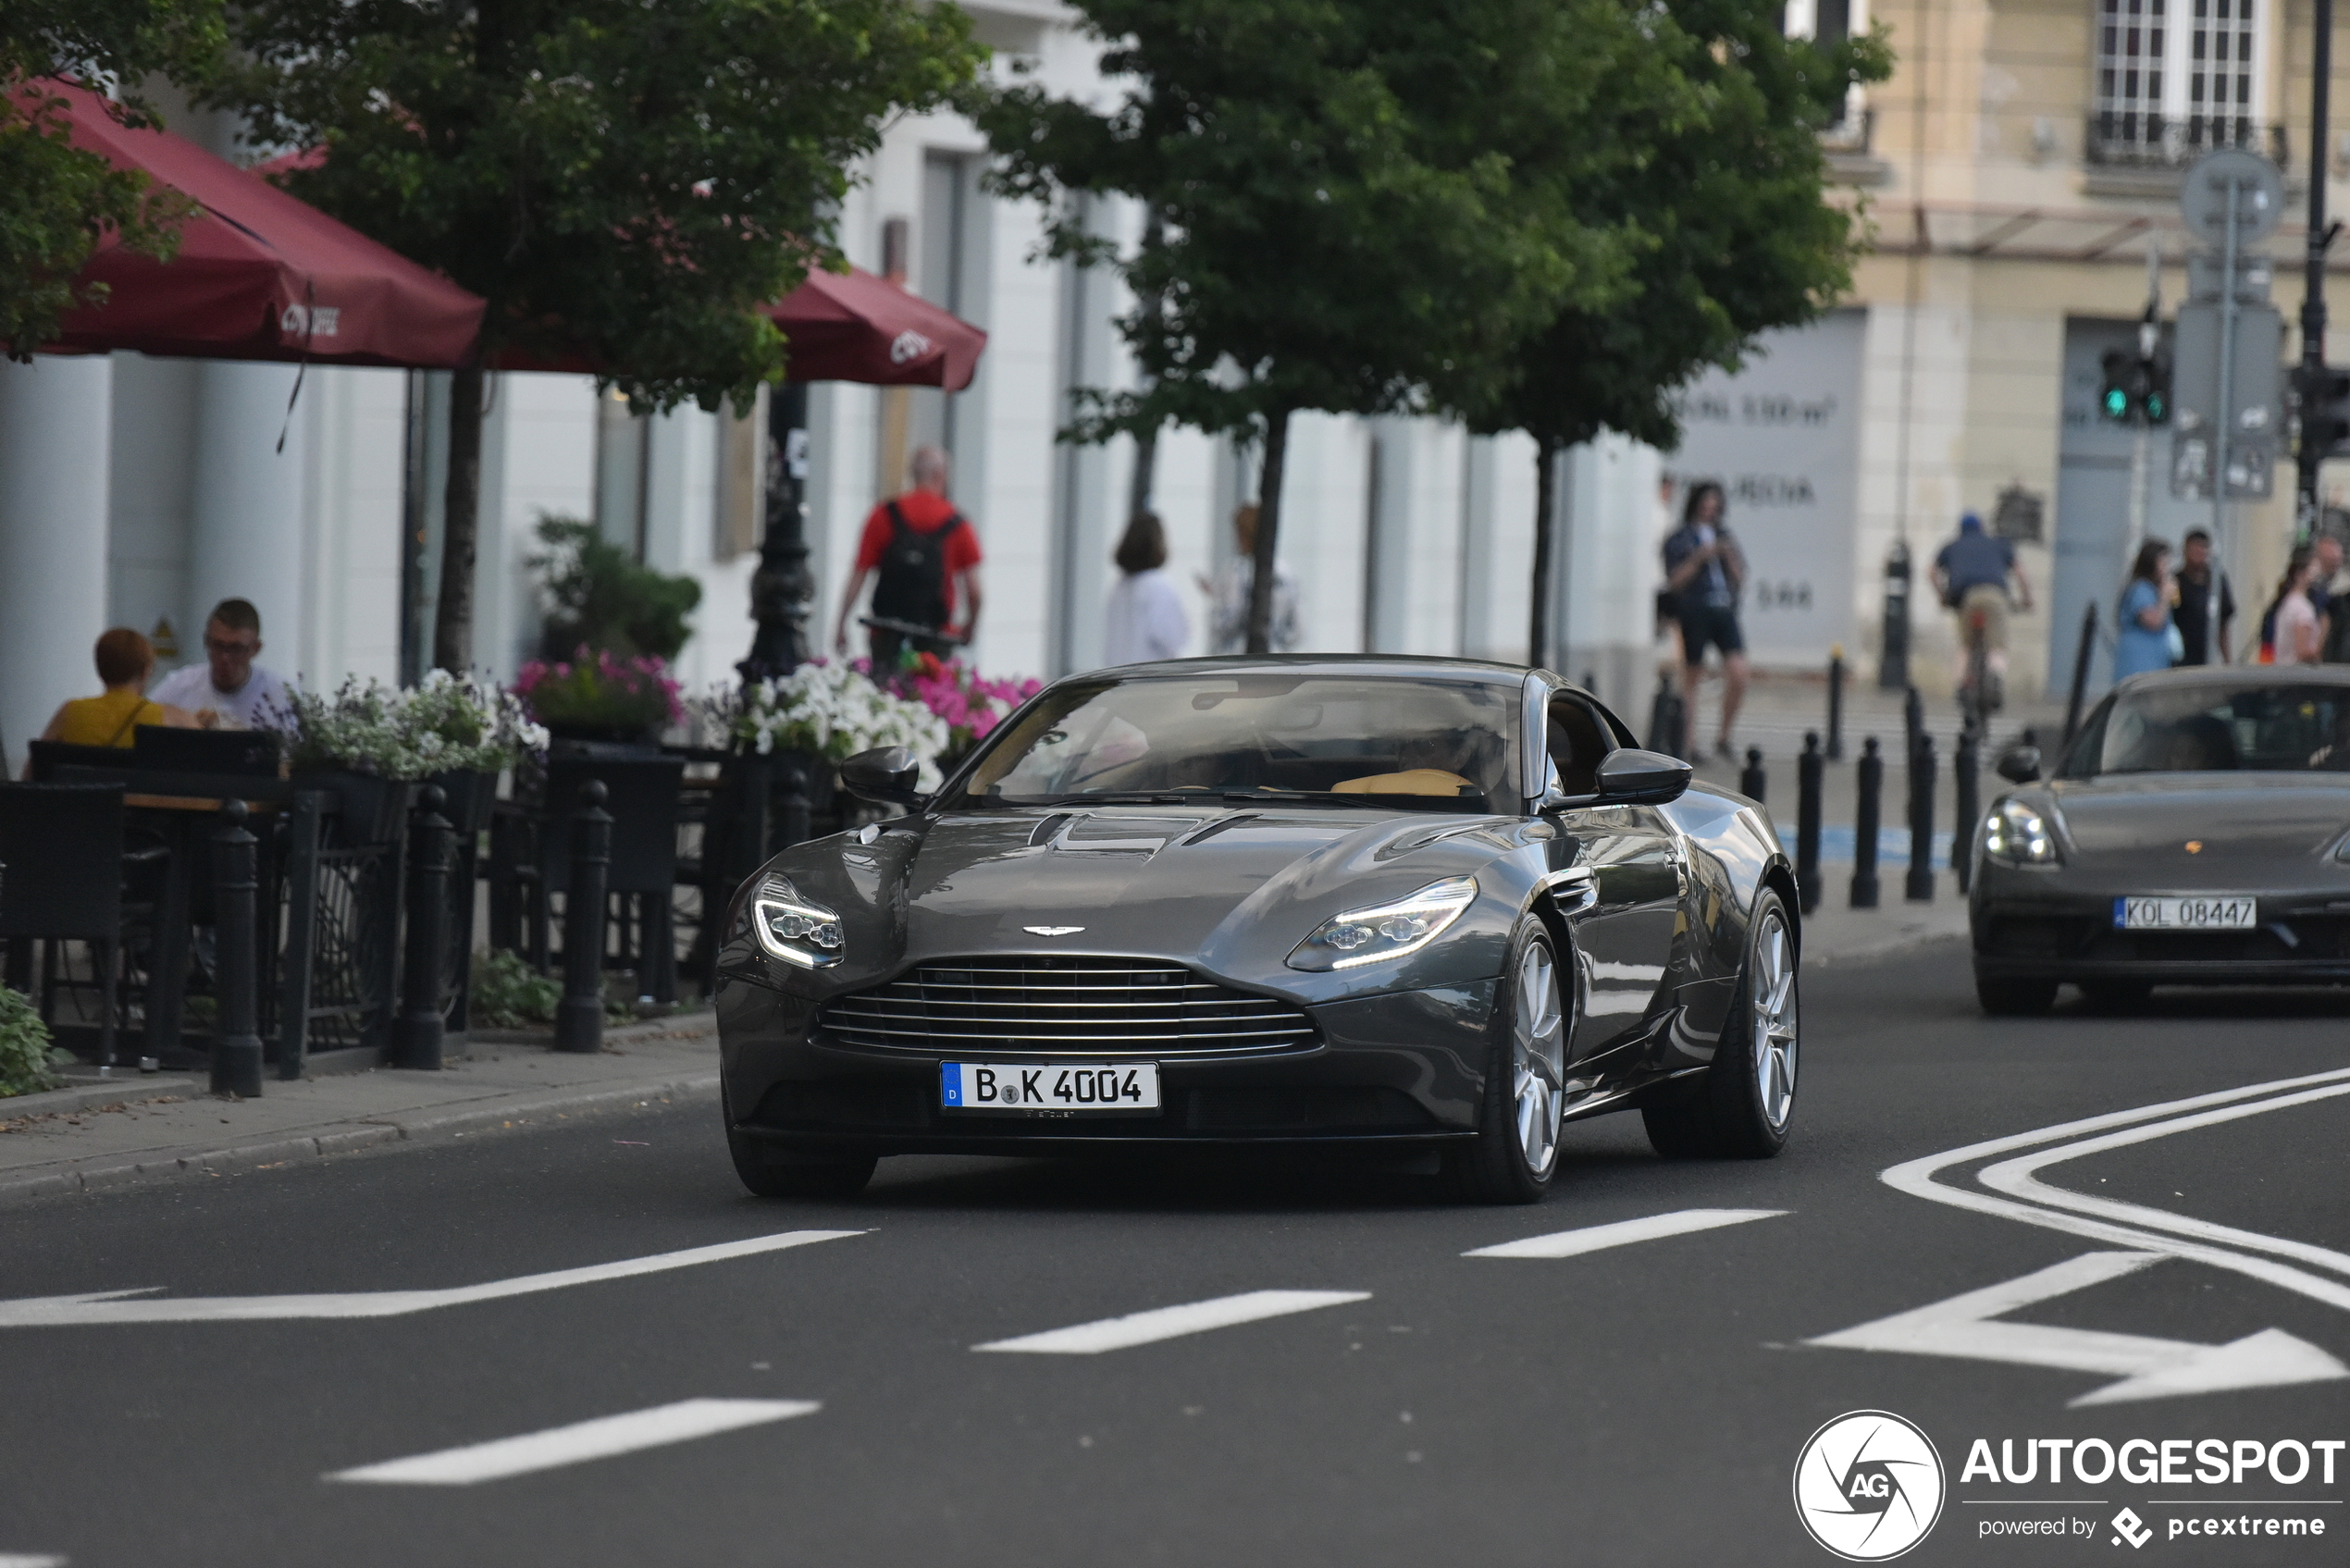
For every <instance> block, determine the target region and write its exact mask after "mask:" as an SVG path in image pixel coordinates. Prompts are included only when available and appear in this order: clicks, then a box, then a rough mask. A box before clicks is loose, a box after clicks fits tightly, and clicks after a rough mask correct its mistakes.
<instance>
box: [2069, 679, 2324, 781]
mask: <svg viewBox="0 0 2350 1568" xmlns="http://www.w3.org/2000/svg"><path fill="white" fill-rule="evenodd" d="M2239 769H2257V770H2265V771H2269V772H2305V771H2307V770H2310V769H2320V770H2323V771H2325V772H2336V773H2339V772H2350V686H2336V685H2314V684H2312V685H2244V686H2224V685H2206V684H2203V683H2200V682H2198V683H2197V684H2195V685H2176V686H2154V687H2151V688H2148V689H2144V690H2139V691H2132V692H2125V693H2122V694H2120V695H2118V696H2115V697H2111V698H2107V699H2106V702H2105V705H2104V706H2103V707H2101V708H2099V709H2098V710H2097V711H2096V713H2095V714H2093V715H2092V716H2091V717H2090V720H2089V722H2088V723H2087V724H2086V725H2085V726H2084V728H2083V729H2082V732H2081V735H2080V738H2079V739H2077V740H2075V741H2074V742H2073V743H2072V750H2071V751H2070V752H2068V753H2066V755H2065V759H2064V770H2063V776H2064V777H2066V778H2074V779H2083V778H2091V777H2094V776H2096V775H2097V774H2100V773H2208V772H2231V771H2234V770H2239Z"/></svg>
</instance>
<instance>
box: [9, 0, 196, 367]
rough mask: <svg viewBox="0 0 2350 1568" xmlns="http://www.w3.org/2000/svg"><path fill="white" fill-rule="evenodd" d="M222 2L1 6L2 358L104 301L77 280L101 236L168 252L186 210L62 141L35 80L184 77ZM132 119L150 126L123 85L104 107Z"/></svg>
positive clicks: (59, 115) (125, 0)
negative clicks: (23, 88) (25, 86)
mask: <svg viewBox="0 0 2350 1568" xmlns="http://www.w3.org/2000/svg"><path fill="white" fill-rule="evenodd" d="M223 35H224V34H223V25H222V21H221V4H220V0H9V3H8V4H7V5H6V6H0V83H16V82H20V81H29V82H31V84H32V88H31V91H29V92H23V93H19V91H17V90H15V89H13V88H12V89H11V90H10V91H8V92H6V93H0V348H5V350H6V352H7V353H8V355H9V356H10V357H11V358H14V359H19V360H21V359H27V358H30V357H31V353H32V351H33V350H34V349H36V348H38V347H39V346H40V345H41V344H43V343H45V342H47V341H49V340H52V339H54V338H56V335H57V333H58V331H59V329H60V328H61V327H62V326H63V323H64V318H65V316H66V314H67V313H68V311H71V310H73V309H75V308H77V307H79V306H82V305H92V304H99V303H103V302H104V301H105V293H106V291H105V287H104V286H103V285H96V284H81V285H77V284H76V283H75V281H74V278H75V275H76V274H77V273H79V272H80V270H81V268H82V266H83V265H86V264H87V263H88V262H89V260H90V257H91V256H92V254H93V253H95V252H96V250H97V248H98V246H99V244H100V242H101V241H104V240H105V237H106V235H107V234H108V233H113V234H115V235H117V236H118V237H119V239H120V242H121V244H122V245H123V247H124V248H125V249H127V250H130V251H132V252H134V253H138V254H141V255H149V256H155V257H158V258H163V259H168V258H169V257H170V256H171V255H173V254H174V253H176V252H177V251H178V250H179V225H180V224H181V223H182V222H183V221H184V220H185V219H186V217H187V216H189V214H190V213H192V211H193V210H194V208H193V207H192V205H191V204H189V203H188V202H187V200H186V199H185V198H184V197H182V196H180V195H179V193H178V192H177V191H156V190H153V189H151V188H150V186H149V182H148V180H147V178H146V176H144V175H142V174H137V173H133V172H131V171H130V170H127V169H118V168H116V167H114V166H113V165H112V164H110V163H108V162H107V161H106V160H105V158H104V157H102V156H101V155H99V154H96V153H91V152H84V151H82V150H80V148H77V147H75V146H74V145H73V144H72V143H71V142H68V140H67V135H66V124H65V116H64V114H63V112H62V111H63V107H64V100H62V99H60V98H58V97H57V96H56V94H54V93H43V92H41V91H40V90H39V85H38V84H39V82H40V80H41V79H43V78H52V77H70V78H73V79H75V80H82V81H106V80H114V81H128V82H137V81H140V80H142V79H144V78H145V77H147V76H148V75H149V74H150V73H162V74H167V75H169V76H172V77H175V78H178V79H179V80H193V79H196V78H199V77H201V76H202V75H203V74H204V72H205V71H206V70H207V69H208V68H210V65H211V63H212V62H213V61H214V60H215V59H216V56H217V55H218V52H219V48H220V44H221V41H222V38H223ZM114 111H115V114H116V117H118V118H119V119H121V120H122V121H123V122H124V123H126V124H130V125H154V124H159V123H160V117H158V116H157V114H156V113H155V106H154V105H153V104H152V103H150V102H149V101H148V100H147V99H146V98H145V97H143V96H142V95H141V94H140V93H138V92H136V91H135V90H134V91H130V92H128V93H124V95H123V96H122V97H121V98H120V99H119V100H118V101H117V102H116V104H115V105H114Z"/></svg>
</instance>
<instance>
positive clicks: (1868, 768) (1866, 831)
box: [1852, 735, 1885, 909]
mask: <svg viewBox="0 0 2350 1568" xmlns="http://www.w3.org/2000/svg"><path fill="white" fill-rule="evenodd" d="M1855 774H1856V776H1855V777H1854V779H1853V781H1852V782H1853V784H1854V785H1855V786H1856V787H1857V788H1858V789H1859V791H1860V798H1859V800H1858V801H1857V802H1856V803H1855V805H1854V807H1853V810H1852V907H1854V908H1855V909H1874V908H1875V907H1876V837H1877V824H1878V818H1879V816H1880V815H1881V812H1880V809H1879V797H1880V796H1883V795H1884V794H1885V759H1884V758H1883V757H1881V756H1879V755H1877V748H1876V736H1874V735H1871V736H1870V737H1869V738H1868V739H1867V740H1866V741H1864V742H1862V743H1861V765H1860V767H1859V768H1858V769H1857V770H1855Z"/></svg>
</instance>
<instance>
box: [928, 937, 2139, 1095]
mask: <svg viewBox="0 0 2350 1568" xmlns="http://www.w3.org/2000/svg"><path fill="white" fill-rule="evenodd" d="M2117 918H2118V917H2117ZM938 1089H939V1093H940V1095H941V1096H942V1098H941V1099H940V1101H939V1104H941V1105H961V1104H962V1103H963V1065H962V1064H961V1063H960V1062H941V1063H939V1064H938Z"/></svg>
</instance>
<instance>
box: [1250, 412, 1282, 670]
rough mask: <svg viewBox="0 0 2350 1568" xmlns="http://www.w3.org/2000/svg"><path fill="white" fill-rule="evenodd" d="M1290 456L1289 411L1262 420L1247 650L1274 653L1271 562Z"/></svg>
mask: <svg viewBox="0 0 2350 1568" xmlns="http://www.w3.org/2000/svg"><path fill="white" fill-rule="evenodd" d="M1288 455H1289V410H1287V409H1285V408H1283V409H1276V410H1274V411H1273V412H1272V413H1271V414H1268V415H1267V416H1266V420H1265V471H1264V472H1263V473H1262V474H1261V475H1258V476H1257V481H1256V549H1255V551H1254V552H1253V554H1254V560H1253V561H1252V562H1251V563H1250V567H1249V583H1248V650H1249V652H1251V653H1259V654H1262V653H1270V652H1272V651H1273V560H1274V552H1275V550H1276V549H1277V548H1278V547H1279V546H1280V537H1281V464H1282V461H1283V459H1285V458H1286V457H1287V456H1288Z"/></svg>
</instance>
